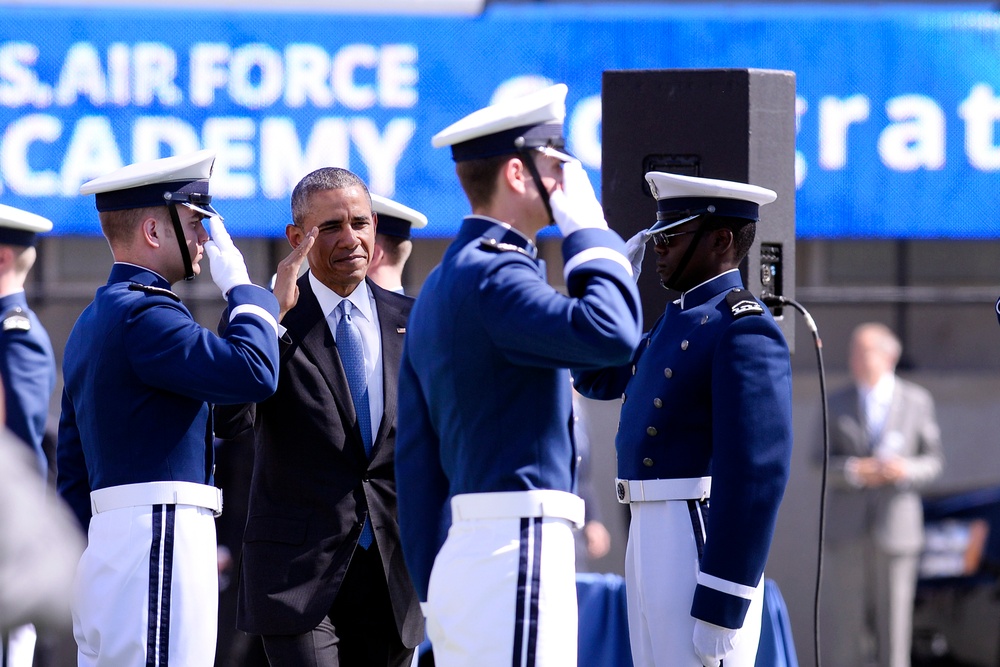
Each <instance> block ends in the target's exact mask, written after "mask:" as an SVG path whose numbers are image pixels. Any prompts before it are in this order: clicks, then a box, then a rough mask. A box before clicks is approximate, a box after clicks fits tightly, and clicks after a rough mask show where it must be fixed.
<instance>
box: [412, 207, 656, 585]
mask: <svg viewBox="0 0 1000 667" xmlns="http://www.w3.org/2000/svg"><path fill="white" fill-rule="evenodd" d="M584 252H588V253H589V254H588V255H581V256H578V255H580V253H584ZM623 252H624V243H623V242H622V240H621V239H620V238H619V237H618V235H617V234H615V233H613V232H610V231H606V230H598V229H585V230H582V231H578V232H575V233H573V234H571V235H569V236H568V237H567V238H566V239H565V240H564V241H563V258H564V260H565V261H566V263H567V264H566V265H567V266H568V267H571V270H570V271H569V274H568V276H567V280H566V286H567V289H568V292H569V296H566V295H563V294H561V293H559V292H557V291H556V290H555V289H553V288H552V287H551V286H549V285H548V284H547V283H546V282H545V274H544V270H543V267H542V266H540V264H539V262H537V261H536V259H535V249H534V245H533V244H532V243H531V242H530V241H529V240H528V239H527V238H525V237H524V236H522V235H521V234H519V233H518V232H516V231H513V230H511V229H509V228H508V227H507V226H506V225H503V224H501V223H499V222H497V221H495V220H492V219H489V218H483V217H476V216H471V217H468V218H466V219H465V221H464V222H463V224H462V228H461V230H460V231H459V234H458V237H457V238H456V239H455V241H454V242H452V244H451V246H449V248H448V250H447V251H446V252H445V255H444V257H443V259H442V262H441V264H440V265H439V266H438V267H437V268H435V269H434V271H432V272H431V274H430V276H429V277H428V279H427V281H426V282H425V283H424V286H423V288H422V289H421V292H420V296H419V297H418V298H417V301H416V304H415V305H414V308H413V313H412V315H411V317H410V323H409V331H408V333H407V336H406V341H405V345H404V350H403V359H402V363H401V370H400V377H399V407H400V410H399V415H400V418H399V433H398V436H397V442H396V478H397V493H398V496H399V523H400V530H401V533H402V543H403V552H404V555H405V557H406V563H407V565H408V566H409V569H410V573H411V575H412V576H413V580H414V585H415V586H416V588H417V592H418V594H419V595H420V599H421V600H426V599H427V588H428V582H429V578H430V572H431V568H432V566H433V564H434V559H435V557H436V555H437V552H438V551H439V549H440V547H441V545H442V544H443V542H444V530H443V529H444V528H446V526H447V523H448V514H447V512H448V508H447V507H446V503H447V501H448V499H449V498H450V497H451V496H454V495H458V494H464V493H485V492H495V491H527V490H535V489H551V490H557V491H568V492H572V491H573V489H574V486H575V481H576V480H575V476H576V452H575V446H574V444H573V441H572V436H571V423H570V422H571V418H572V414H571V412H572V409H571V404H572V398H571V389H570V381H569V377H568V372H567V371H566V370H565V369H566V368H570V367H598V366H607V365H610V364H620V363H624V362H626V361H627V360H628V359H630V358H631V356H632V354H633V351H634V350H635V346H636V344H638V341H639V337H640V335H641V314H640V308H639V298H638V294H637V292H636V289H635V285H634V282H633V280H632V276H631V275H630V272H629V270H628V269H627V268H626V266H627V260H625V259H624V256H621V260H622V261H621V263H619V262H618V261H616V260H615V257H618V256H619V255H621V254H622V253H623ZM588 256H589V257H593V258H592V259H591V260H590V261H585V262H582V263H579V264H578V265H577V266H575V268H573V264H574V263H575V262H579V260H580V259H582V258H584V257H588ZM574 258H576V259H575V261H574Z"/></svg>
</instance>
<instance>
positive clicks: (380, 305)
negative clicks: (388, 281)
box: [369, 282, 406, 456]
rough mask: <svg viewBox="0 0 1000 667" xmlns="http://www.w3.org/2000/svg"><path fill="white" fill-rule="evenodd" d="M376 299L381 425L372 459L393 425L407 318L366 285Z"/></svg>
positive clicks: (386, 297)
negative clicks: (379, 339) (380, 355)
mask: <svg viewBox="0 0 1000 667" xmlns="http://www.w3.org/2000/svg"><path fill="white" fill-rule="evenodd" d="M369 284H370V285H371V288H372V294H373V295H374V296H375V308H376V310H377V311H378V326H379V337H380V338H381V343H382V387H383V390H382V421H381V422H380V423H379V427H378V434H377V435H376V437H375V442H374V443H373V445H372V455H373V456H374V454H375V452H376V451H378V448H379V446H380V445H381V444H382V443H383V442H384V441H385V439H386V437H387V436H388V435H389V430H390V429H391V427H392V424H395V423H396V391H395V388H396V384H397V380H398V378H399V360H400V359H401V358H402V354H403V335H404V332H405V331H406V316H405V315H404V314H403V311H402V310H401V309H400V307H399V304H397V303H396V300H395V299H390V298H389V293H388V292H386V290H384V289H382V288H381V287H379V286H378V285H376V284H375V283H372V282H369Z"/></svg>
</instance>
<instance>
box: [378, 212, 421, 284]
mask: <svg viewBox="0 0 1000 667" xmlns="http://www.w3.org/2000/svg"><path fill="white" fill-rule="evenodd" d="M372 211H373V212H374V213H375V215H377V216H378V231H377V232H375V248H374V249H373V250H372V261H371V263H370V264H369V265H368V277H369V278H371V279H372V280H374V281H375V283H376V284H377V285H378V286H379V287H381V288H383V289H387V290H389V291H390V292H399V293H400V294H402V293H403V267H404V266H406V260H408V259H409V258H410V253H411V252H413V241H412V240H410V239H411V233H410V230H412V229H422V228H424V227H426V226H427V216H425V215H424V214H423V213H420V212H419V211H415V210H413V209H412V208H410V207H408V206H403V205H402V204H400V203H398V202H394V201H392V200H391V199H386V198H385V197H380V196H378V195H374V194H373V195H372Z"/></svg>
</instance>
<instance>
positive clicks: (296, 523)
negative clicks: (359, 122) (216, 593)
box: [217, 167, 424, 667]
mask: <svg viewBox="0 0 1000 667" xmlns="http://www.w3.org/2000/svg"><path fill="white" fill-rule="evenodd" d="M291 206H292V223H291V224H288V225H287V226H286V228H285V234H286V236H287V238H288V242H289V244H290V245H291V246H292V248H293V251H292V253H291V254H290V255H289V256H288V257H287V258H286V259H285V260H283V261H282V262H281V264H279V266H278V271H277V274H276V278H275V283H274V293H275V295H276V296H277V297H278V301H279V303H280V311H281V314H282V315H281V319H280V322H281V329H282V337H281V341H280V343H281V372H280V377H279V381H278V390H277V392H275V394H274V396H272V397H270V398H269V399H268V400H265V401H261V402H258V403H257V404H255V405H245V406H225V407H220V408H218V409H217V416H218V423H217V434H218V435H219V436H220V437H221V438H224V439H233V438H236V439H239V438H241V437H245V435H243V434H246V433H247V432H251V433H252V434H253V440H254V443H255V454H254V470H253V477H252V480H251V485H250V497H249V507H248V515H249V516H248V519H247V523H246V530H245V532H244V536H243V554H242V560H241V569H240V573H239V600H238V605H237V627H238V628H239V629H240V630H242V631H244V632H249V633H251V634H255V635H261V636H262V639H263V645H264V650H265V651H266V653H267V657H268V660H269V661H270V662H271V664H272V665H295V666H298V667H309V666H314V667H321V666H322V667H330V666H336V665H343V666H344V667H369V666H370V667H376V666H377V667H396V666H399V667H405V666H406V665H409V664H410V662H411V661H412V658H413V654H414V648H415V647H416V646H417V645H418V644H419V643H420V641H421V640H422V639H423V636H424V626H423V617H422V616H421V613H420V607H419V604H418V600H417V596H416V592H415V591H414V589H413V584H412V583H411V580H410V576H409V573H408V572H407V570H406V566H405V564H404V563H403V561H402V558H401V554H400V551H399V529H398V525H397V520H396V493H395V476H394V456H395V451H394V449H395V440H396V415H397V397H396V376H397V373H398V368H399V356H400V354H401V352H402V347H403V336H404V334H405V333H406V328H407V316H408V315H409V312H410V308H411V307H412V303H413V299H411V298H410V297H407V296H403V295H401V294H396V293H394V292H390V291H388V290H385V289H382V288H380V287H379V286H378V285H377V284H376V283H375V282H374V281H373V280H371V279H366V271H367V269H368V267H369V264H370V262H371V258H372V255H373V252H374V245H375V235H376V232H377V226H378V224H379V223H380V222H381V219H380V218H379V217H378V216H377V215H375V214H374V213H373V208H372V201H371V199H370V198H369V194H368V188H367V186H366V185H365V184H364V182H363V181H362V180H361V179H360V178H358V176H357V175H355V174H353V173H351V172H350V171H348V170H346V169H339V168H335V167H327V168H322V169H318V170H316V171H314V172H312V173H310V174H308V175H306V176H305V177H304V178H303V179H302V180H301V181H299V183H298V184H297V185H296V186H295V189H294V190H293V191H292V202H291ZM306 258H308V261H309V270H308V272H306V273H305V274H304V275H302V276H301V277H298V276H299V271H300V268H301V266H302V264H303V263H304V262H305V260H306Z"/></svg>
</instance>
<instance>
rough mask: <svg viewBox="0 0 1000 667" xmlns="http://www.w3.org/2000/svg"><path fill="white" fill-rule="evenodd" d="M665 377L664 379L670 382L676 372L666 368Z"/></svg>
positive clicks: (664, 370)
mask: <svg viewBox="0 0 1000 667" xmlns="http://www.w3.org/2000/svg"><path fill="white" fill-rule="evenodd" d="M663 375H664V377H666V378H667V379H668V380H669V379H670V378H672V377H673V376H674V372H673V371H672V370H671V369H669V368H664V369H663Z"/></svg>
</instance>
